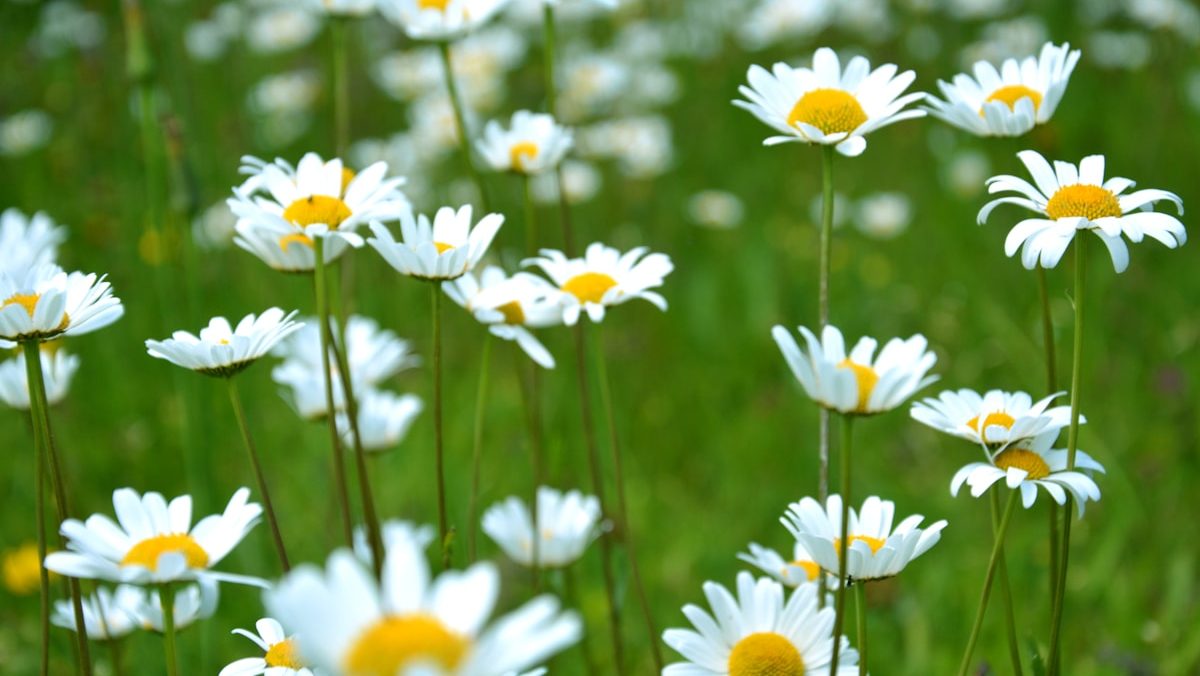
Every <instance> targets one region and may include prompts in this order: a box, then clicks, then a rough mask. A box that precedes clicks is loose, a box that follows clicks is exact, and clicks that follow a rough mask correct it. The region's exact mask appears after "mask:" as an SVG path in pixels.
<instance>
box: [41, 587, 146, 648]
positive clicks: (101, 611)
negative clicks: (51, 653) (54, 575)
mask: <svg viewBox="0 0 1200 676" xmlns="http://www.w3.org/2000/svg"><path fill="white" fill-rule="evenodd" d="M145 602H146V592H145V590H143V589H140V588H138V587H134V586H131V585H125V584H123V585H119V586H118V587H117V588H116V589H115V590H110V589H108V588H107V587H100V588H98V589H96V593H95V594H92V595H91V596H88V597H85V598H84V599H83V626H84V628H85V630H86V631H87V636H88V638H90V639H92V640H93V641H112V640H115V639H119V638H122V637H124V636H127V635H129V634H131V633H132V632H133V631H134V630H135V629H140V628H141V622H140V620H139V619H138V611H139V609H140V608H141V606H142V604H144V603H145ZM50 622H52V623H53V624H54V626H56V627H62V628H64V629H70V630H71V631H78V628H77V627H76V626H75V609H74V606H73V605H72V604H71V601H70V600H69V599H61V600H58V601H55V602H54V610H52V611H51V612H50Z"/></svg>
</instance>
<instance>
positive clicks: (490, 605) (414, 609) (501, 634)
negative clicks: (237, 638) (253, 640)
mask: <svg viewBox="0 0 1200 676" xmlns="http://www.w3.org/2000/svg"><path fill="white" fill-rule="evenodd" d="M499 582H500V580H499V573H498V572H497V570H496V568H495V567H494V566H493V565H492V564H490V563H478V564H475V565H473V566H471V567H470V568H468V569H466V570H464V571H448V572H445V573H443V574H441V575H439V576H438V577H437V578H432V579H431V577H430V573H429V566H428V563H427V561H426V560H425V553H424V547H423V546H421V545H420V544H419V543H418V542H417V541H416V540H415V539H413V538H411V537H403V536H400V537H396V538H394V539H392V541H391V542H389V543H388V545H387V553H386V559H385V561H384V565H383V580H382V586H381V585H379V584H377V583H376V582H375V580H374V579H373V576H372V574H371V572H370V571H369V570H368V569H367V568H366V567H364V565H363V563H362V562H361V561H360V560H359V559H358V558H357V557H356V556H355V555H354V554H352V553H351V552H350V551H349V550H344V549H343V550H339V551H336V552H334V553H333V554H332V555H331V556H330V557H329V561H328V563H327V565H326V568H325V570H321V569H319V568H317V567H316V566H312V565H306V566H302V567H299V568H297V569H296V570H294V571H292V572H291V573H290V574H289V575H287V576H286V577H284V579H283V580H282V581H281V582H280V583H279V584H278V585H277V586H276V587H275V588H273V589H271V590H269V591H267V592H266V593H265V594H264V601H265V604H266V607H267V610H268V611H269V612H270V613H271V615H272V616H273V617H281V618H285V620H286V621H287V622H288V623H289V628H293V629H295V630H296V633H297V635H299V636H303V637H304V641H303V643H302V644H301V646H300V648H301V651H302V655H303V657H304V658H305V659H306V660H307V661H308V662H309V663H310V664H312V665H313V667H314V668H322V669H327V670H329V671H330V672H332V673H339V674H346V675H347V676H394V675H395V674H446V675H454V676H501V675H502V674H507V673H509V672H517V671H522V670H525V669H529V668H532V667H534V666H536V665H538V664H541V663H542V662H544V661H545V660H546V659H548V658H549V657H550V656H552V655H554V654H555V653H557V652H559V651H561V650H562V649H564V648H566V647H567V646H569V645H571V644H573V643H575V642H576V641H578V640H579V638H580V634H581V624H580V621H579V618H578V617H576V616H575V614H574V613H571V612H564V611H562V610H561V609H560V608H559V604H558V601H556V600H555V599H554V598H553V597H550V596H539V597H537V598H535V599H533V600H532V601H529V602H527V603H526V604H524V605H523V606H521V607H520V608H518V609H517V610H515V611H513V612H511V613H509V614H508V615H506V616H504V617H501V618H499V619H498V620H496V621H494V622H491V623H490V624H489V622H488V619H489V617H490V615H491V614H492V611H493V610H494V608H495V604H496V600H497V596H498V593H499Z"/></svg>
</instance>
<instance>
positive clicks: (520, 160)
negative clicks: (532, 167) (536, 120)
mask: <svg viewBox="0 0 1200 676" xmlns="http://www.w3.org/2000/svg"><path fill="white" fill-rule="evenodd" d="M508 156H509V158H510V160H511V161H512V167H513V169H515V170H516V171H525V163H526V162H528V161H530V160H536V159H537V156H538V146H537V144H536V143H533V142H531V141H521V142H520V143H514V144H513V147H512V148H510V149H509V151H508Z"/></svg>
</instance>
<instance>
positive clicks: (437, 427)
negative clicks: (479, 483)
mask: <svg viewBox="0 0 1200 676" xmlns="http://www.w3.org/2000/svg"><path fill="white" fill-rule="evenodd" d="M429 288H430V291H431V294H432V301H433V439H434V453H435V454H436V456H437V503H438V535H439V536H440V537H441V540H440V542H441V543H442V569H443V570H445V569H448V568H449V567H450V554H451V548H450V525H449V521H448V520H447V518H446V466H445V456H444V449H443V441H444V440H443V438H442V286H441V284H440V283H438V282H433V283H431V284H430V285H429Z"/></svg>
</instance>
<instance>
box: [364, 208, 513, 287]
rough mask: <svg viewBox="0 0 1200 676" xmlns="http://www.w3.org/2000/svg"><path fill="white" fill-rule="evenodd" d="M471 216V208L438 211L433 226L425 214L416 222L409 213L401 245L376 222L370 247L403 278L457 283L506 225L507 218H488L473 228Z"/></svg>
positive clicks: (401, 230) (490, 215)
mask: <svg viewBox="0 0 1200 676" xmlns="http://www.w3.org/2000/svg"><path fill="white" fill-rule="evenodd" d="M471 214H472V208H471V205H469V204H468V205H465V206H462V207H460V208H459V209H458V210H457V211H455V210H454V209H452V208H450V207H442V208H441V209H438V211H437V213H436V214H434V217H433V222H432V223H430V221H429V218H428V217H426V216H425V214H421V215H420V216H418V217H416V218H413V215H412V214H411V213H405V214H404V215H403V217H402V218H401V219H400V235H401V237H402V241H400V242H397V241H396V240H395V238H393V237H392V233H391V231H390V230H388V229H387V228H386V227H385V226H384V225H383V224H382V223H378V222H373V223H371V232H373V233H375V236H374V237H372V238H370V239H368V240H367V244H370V245H371V246H372V247H373V248H374V249H375V250H376V251H378V252H379V255H381V256H383V259H384V260H385V261H387V262H388V264H389V265H391V266H392V267H393V268H395V269H396V270H397V271H398V272H400V273H402V274H405V275H409V276H412V277H417V278H419V279H427V280H430V281H445V280H451V279H457V278H459V277H461V276H463V275H464V274H466V273H468V272H470V271H471V269H472V268H474V267H475V266H476V265H477V264H478V263H479V260H480V259H481V258H483V255H484V254H485V253H487V250H488V247H489V246H491V245H492V240H493V239H494V238H495V237H496V233H497V232H499V230H500V226H502V225H504V216H502V215H500V214H488V215H486V216H484V217H483V219H482V220H480V221H479V222H478V223H476V224H475V225H474V226H473V227H472V225H471V222H472V221H471Z"/></svg>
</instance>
